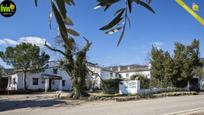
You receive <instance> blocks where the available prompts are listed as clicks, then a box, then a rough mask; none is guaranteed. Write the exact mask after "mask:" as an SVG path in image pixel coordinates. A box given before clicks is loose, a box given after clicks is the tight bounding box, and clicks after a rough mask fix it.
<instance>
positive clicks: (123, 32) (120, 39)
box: [117, 25, 125, 47]
mask: <svg viewBox="0 0 204 115" xmlns="http://www.w3.org/2000/svg"><path fill="white" fill-rule="evenodd" d="M124 34H125V25H124V27H123V31H122V33H121V35H120V38H119V40H118V44H117V47H118V46H119V45H120V42H121V41H122V39H123V36H124Z"/></svg>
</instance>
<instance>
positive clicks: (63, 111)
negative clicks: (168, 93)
mask: <svg viewBox="0 0 204 115" xmlns="http://www.w3.org/2000/svg"><path fill="white" fill-rule="evenodd" d="M28 103H29V102H28ZM39 103H41V102H39ZM42 103H44V102H42ZM58 104H59V103H58ZM1 107H2V106H1V103H0V108H1ZM198 109H199V110H204V95H195V96H179V97H166V98H157V99H148V100H139V101H128V102H115V101H105V102H101V101H96V102H88V103H84V104H81V105H77V106H68V105H67V104H59V105H58V106H54V105H52V106H49V107H46V106H39V107H38V106H37V105H36V106H29V107H28V106H25V107H21V108H18V109H9V110H2V111H1V112H0V115H170V114H173V113H175V112H181V111H186V110H187V111H189V110H190V111H195V110H198Z"/></svg>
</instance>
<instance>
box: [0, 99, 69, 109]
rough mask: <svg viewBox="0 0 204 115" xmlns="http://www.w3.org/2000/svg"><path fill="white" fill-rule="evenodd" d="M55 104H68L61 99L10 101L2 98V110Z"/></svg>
mask: <svg viewBox="0 0 204 115" xmlns="http://www.w3.org/2000/svg"><path fill="white" fill-rule="evenodd" d="M55 105H67V103H66V102H65V101H61V100H54V99H52V100H23V101H8V100H0V112H3V111H9V110H15V109H23V108H36V107H51V106H55Z"/></svg>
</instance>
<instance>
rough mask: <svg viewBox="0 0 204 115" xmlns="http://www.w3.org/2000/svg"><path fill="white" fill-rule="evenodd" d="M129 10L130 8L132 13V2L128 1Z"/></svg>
mask: <svg viewBox="0 0 204 115" xmlns="http://www.w3.org/2000/svg"><path fill="white" fill-rule="evenodd" d="M127 2H128V8H129V12H130V13H131V12H132V0H128V1H127Z"/></svg>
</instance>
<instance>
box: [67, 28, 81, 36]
mask: <svg viewBox="0 0 204 115" xmlns="http://www.w3.org/2000/svg"><path fill="white" fill-rule="evenodd" d="M67 32H68V33H69V34H71V35H73V36H79V33H78V32H76V31H75V30H73V29H70V28H69V29H67Z"/></svg>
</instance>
